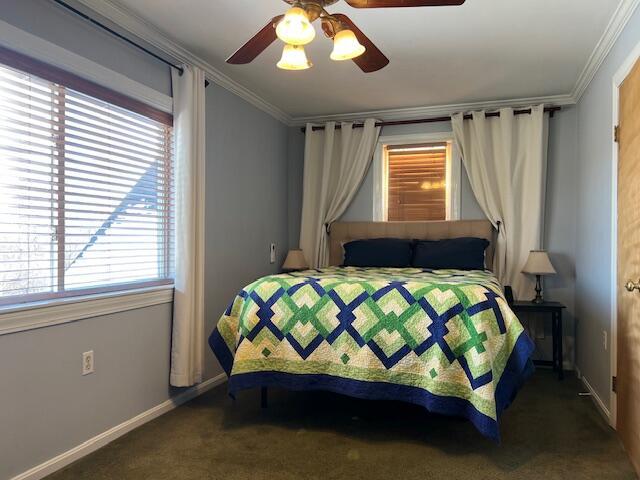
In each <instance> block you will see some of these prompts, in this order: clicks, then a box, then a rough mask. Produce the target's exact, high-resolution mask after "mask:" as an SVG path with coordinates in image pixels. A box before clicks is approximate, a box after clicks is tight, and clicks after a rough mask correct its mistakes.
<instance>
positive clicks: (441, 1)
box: [346, 0, 465, 8]
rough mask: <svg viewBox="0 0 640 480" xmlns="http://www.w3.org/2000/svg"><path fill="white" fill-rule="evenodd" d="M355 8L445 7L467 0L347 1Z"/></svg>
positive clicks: (460, 3)
mask: <svg viewBox="0 0 640 480" xmlns="http://www.w3.org/2000/svg"><path fill="white" fill-rule="evenodd" d="M346 2H347V3H348V4H349V5H351V6H352V7H354V8H391V7H444V6H447V5H462V4H463V3H464V2H465V0H346Z"/></svg>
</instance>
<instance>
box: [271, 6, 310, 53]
mask: <svg viewBox="0 0 640 480" xmlns="http://www.w3.org/2000/svg"><path fill="white" fill-rule="evenodd" d="M276 35H278V38H279V39H280V40H282V41H283V42H284V43H288V44H289V45H306V44H307V43H310V42H311V41H312V40H313V39H314V38H315V36H316V31H315V29H314V28H313V25H311V22H310V21H309V16H308V15H307V12H305V11H304V10H303V9H302V8H300V7H293V8H291V9H289V11H288V12H287V13H286V14H285V16H284V18H283V19H282V20H280V22H279V23H278V25H277V26H276Z"/></svg>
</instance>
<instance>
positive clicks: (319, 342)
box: [209, 267, 533, 440]
mask: <svg viewBox="0 0 640 480" xmlns="http://www.w3.org/2000/svg"><path fill="white" fill-rule="evenodd" d="M209 344H210V346H211V348H212V349H213V352H214V353H215V355H216V356H217V358H218V360H219V361H220V363H221V364H222V366H223V368H224V369H225V371H226V373H227V374H228V375H229V391H230V393H231V394H234V393H235V392H237V391H239V390H242V389H246V388H253V387H259V386H278V387H284V388H288V389H298V390H310V389H322V390H330V391H334V392H339V393H342V394H346V395H351V396H355V397H361V398H371V399H391V400H401V401H406V402H411V403H415V404H418V405H422V406H424V407H425V408H427V409H428V410H430V411H432V412H436V413H441V414H449V415H460V416H463V417H466V418H468V419H469V420H470V421H471V422H473V424H474V425H475V426H476V428H477V429H478V430H479V431H480V432H481V433H483V434H484V435H486V436H488V437H490V438H493V439H495V440H499V428H498V419H499V418H500V415H501V413H502V411H503V410H504V409H505V408H506V407H507V406H508V405H509V403H510V402H511V401H512V399H513V398H514V396H515V393H516V392H517V390H518V388H519V387H520V386H521V384H522V383H523V382H524V380H525V379H526V378H527V377H528V375H530V374H531V372H532V369H533V367H532V366H531V361H530V360H529V357H530V355H531V353H532V351H533V343H532V342H531V340H530V339H529V337H528V336H527V334H526V332H525V331H524V329H523V327H522V325H521V324H520V322H519V321H518V319H517V318H516V316H515V314H514V313H513V312H512V311H511V309H510V308H509V306H508V305H507V302H506V301H505V299H504V297H503V294H502V289H501V288H500V284H499V283H498V281H497V280H496V278H495V277H494V276H493V274H492V273H491V272H489V271H479V270H475V271H462V270H434V271H430V270H422V269H415V268H356V267H345V268H342V267H330V268H324V269H319V270H307V271H303V272H294V273H289V274H281V275H271V276H267V277H263V278H260V279H258V280H256V281H255V282H253V283H252V284H250V285H248V286H246V287H245V288H244V289H242V290H241V291H240V292H239V293H238V295H237V296H236V298H235V299H234V301H233V302H232V303H231V305H229V307H228V309H227V310H226V312H225V313H224V315H223V316H222V318H221V319H220V321H219V323H218V325H217V327H216V329H215V330H214V331H213V333H212V334H211V337H210V338H209Z"/></svg>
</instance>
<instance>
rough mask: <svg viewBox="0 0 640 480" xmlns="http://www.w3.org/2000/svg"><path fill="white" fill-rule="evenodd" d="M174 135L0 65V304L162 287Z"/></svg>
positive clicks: (168, 247)
mask: <svg viewBox="0 0 640 480" xmlns="http://www.w3.org/2000/svg"><path fill="white" fill-rule="evenodd" d="M172 199H173V185H172V129H171V126H170V125H169V124H167V123H163V122H160V121H158V120H154V119H152V118H150V117H148V116H145V115H141V114H139V113H135V112H133V111H131V110H127V109H125V108H122V107H121V106H116V105H114V104H112V103H109V102H106V101H104V100H101V99H98V98H96V97H93V96H89V95H87V94H85V93H81V92H80V91H78V90H74V89H72V88H70V87H68V86H66V87H65V86H64V85H62V84H60V83H57V82H52V81H51V80H44V79H43V78H40V77H36V76H34V75H32V74H28V73H25V72H23V71H20V70H16V69H14V68H12V67H9V66H5V65H2V64H0V304H13V303H22V302H27V301H35V300H42V299H49V298H54V297H62V296H70V295H79V294H87V293H98V292H105V291H113V290H121V289H126V288H133V287H140V286H150V285H156V284H160V283H169V282H170V281H171V280H170V279H171V278H172V276H173V263H174V262H173V255H172V252H173V215H172V205H173V201H172Z"/></svg>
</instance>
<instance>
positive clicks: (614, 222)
mask: <svg viewBox="0 0 640 480" xmlns="http://www.w3.org/2000/svg"><path fill="white" fill-rule="evenodd" d="M639 59H640V42H638V43H637V44H636V46H635V47H634V48H633V50H631V53H629V55H628V56H627V57H626V58H625V60H624V61H623V62H622V64H621V65H620V67H619V68H618V70H617V71H616V73H615V74H614V76H613V108H612V111H613V118H612V123H611V152H612V159H613V161H612V162H611V168H612V172H611V184H612V185H611V187H612V188H611V196H612V201H611V338H610V339H609V345H610V350H611V378H610V380H609V382H610V385H609V387H610V388H609V390H610V392H611V395H610V400H609V412H610V416H609V424H610V425H611V426H612V427H613V428H614V429H615V428H616V421H617V413H618V412H617V410H618V398H617V395H616V393H615V392H614V391H613V377H614V376H616V375H617V374H618V144H617V143H616V141H615V139H614V137H613V132H614V129H615V127H616V125H618V122H619V120H620V86H621V85H622V83H623V82H624V81H625V79H626V78H627V77H628V76H629V74H630V73H631V70H632V69H633V67H634V65H635V64H636V62H637V61H638V60H639Z"/></svg>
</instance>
